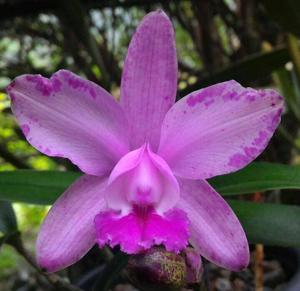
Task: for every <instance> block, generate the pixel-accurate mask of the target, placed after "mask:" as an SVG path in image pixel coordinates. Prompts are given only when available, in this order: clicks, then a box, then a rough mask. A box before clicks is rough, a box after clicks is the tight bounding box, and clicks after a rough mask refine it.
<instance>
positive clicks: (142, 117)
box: [121, 11, 177, 151]
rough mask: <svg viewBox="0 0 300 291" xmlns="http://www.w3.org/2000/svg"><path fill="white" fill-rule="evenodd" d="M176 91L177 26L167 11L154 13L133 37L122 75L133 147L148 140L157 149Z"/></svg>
mask: <svg viewBox="0 0 300 291" xmlns="http://www.w3.org/2000/svg"><path fill="white" fill-rule="evenodd" d="M176 90H177V58H176V48H175V39H174V31H173V27H172V24H171V22H170V20H169V19H168V17H167V15H166V14H165V13H164V12H162V11H157V12H151V13H149V14H148V15H147V16H145V18H144V19H143V21H142V22H141V24H140V25H139V27H138V29H137V31H136V33H135V35H134V36H133V38H132V41H131V43H130V46H129V49H128V53H127V57H126V60H125V65H124V70H123V75H122V84H121V105H122V106H123V108H124V110H125V111H126V113H127V117H128V120H129V121H130V129H131V137H130V140H131V148H132V149H136V148H138V147H140V146H141V145H142V144H144V143H145V142H149V143H150V144H151V146H152V148H153V150H154V151H155V150H156V149H157V146H158V142H159V135H160V128H161V123H162V120H163V118H164V116H165V114H166V112H167V111H168V110H169V108H170V107H171V106H172V105H173V103H174V101H175V97H176Z"/></svg>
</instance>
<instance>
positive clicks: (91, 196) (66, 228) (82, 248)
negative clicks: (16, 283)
mask: <svg viewBox="0 0 300 291" xmlns="http://www.w3.org/2000/svg"><path fill="white" fill-rule="evenodd" d="M106 185H107V179H106V178H100V177H96V176H88V175H84V176H82V177H81V178H79V179H78V180H77V181H76V182H75V183H74V184H73V185H72V186H71V187H70V188H69V189H68V190H67V191H66V192H65V193H64V194H63V195H62V196H61V197H60V198H59V199H58V200H57V201H56V202H55V203H54V205H53V206H52V208H51V209H50V211H49V213H48V215H47V217H46V219H45V220H44V222H43V224H42V227H41V229H40V232H39V234H38V239H37V244H36V253H37V262H38V264H39V265H40V266H41V267H42V268H44V269H46V270H47V271H48V272H56V271H58V270H61V269H63V268H66V267H68V266H70V265H72V264H74V263H75V262H77V261H78V260H80V259H81V258H82V257H83V256H84V255H85V254H86V253H87V252H88V251H89V249H90V248H91V247H92V246H93V245H94V244H95V243H96V232H95V226H94V218H95V216H96V215H97V214H98V213H99V212H100V211H103V210H104V209H105V207H106V203H105V201H104V199H103V196H104V195H103V190H104V188H105V187H106Z"/></svg>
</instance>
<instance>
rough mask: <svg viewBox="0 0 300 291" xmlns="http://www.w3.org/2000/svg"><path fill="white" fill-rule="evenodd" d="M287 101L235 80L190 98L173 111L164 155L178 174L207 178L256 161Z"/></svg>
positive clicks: (167, 124)
mask: <svg viewBox="0 0 300 291" xmlns="http://www.w3.org/2000/svg"><path fill="white" fill-rule="evenodd" d="M282 109H283V99H282V97H281V96H279V95H278V93H277V92H276V91H274V90H254V89H251V88H244V87H242V86H241V85H240V84H239V83H237V82H235V81H228V82H224V83H220V84H217V85H213V86H210V87H207V88H205V89H202V90H199V91H196V92H194V93H191V94H190V95H188V96H186V97H185V98H183V99H182V100H180V101H179V102H177V103H176V104H175V105H174V106H173V107H172V108H171V109H170V110H169V112H168V113H167V115H166V117H165V119H164V122H163V125H162V133H161V141H160V146H159V150H158V154H159V155H160V156H162V157H163V158H164V159H165V160H166V162H167V163H168V164H169V165H170V167H171V169H172V170H173V171H174V173H175V175H178V176H180V177H182V178H187V179H206V178H210V177H213V176H216V175H221V174H225V173H229V172H233V171H236V170H238V169H240V168H242V167H244V166H246V165H247V164H248V163H250V162H251V161H252V160H254V159H255V158H256V157H257V156H258V155H259V154H260V153H261V152H262V151H263V150H264V148H265V147H266V146H267V144H268V142H269V140H270V138H271V137H272V135H273V133H274V131H275V129H276V128H277V126H278V124H279V122H280V117H281V112H282Z"/></svg>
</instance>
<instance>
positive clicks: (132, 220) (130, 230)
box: [95, 209, 189, 254]
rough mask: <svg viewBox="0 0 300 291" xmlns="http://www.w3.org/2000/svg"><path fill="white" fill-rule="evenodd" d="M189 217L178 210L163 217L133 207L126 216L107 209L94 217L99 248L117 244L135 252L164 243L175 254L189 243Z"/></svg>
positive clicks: (124, 249)
mask: <svg viewBox="0 0 300 291" xmlns="http://www.w3.org/2000/svg"><path fill="white" fill-rule="evenodd" d="M188 224H189V222H188V219H187V217H186V214H185V213H184V212H183V211H181V210H179V209H172V210H169V211H168V212H167V213H166V214H165V215H164V216H160V215H158V214H157V213H155V212H152V211H146V212H144V211H143V210H142V209H135V210H134V211H133V212H131V213H130V214H128V215H126V216H120V215H119V214H117V213H116V212H113V211H106V212H102V213H100V214H99V215H97V216H96V219H95V225H96V230H97V242H98V244H99V246H100V247H103V246H104V245H106V244H108V245H109V246H111V247H115V246H117V245H120V248H121V250H122V251H123V252H126V253H128V254H136V253H138V252H141V251H144V250H147V249H150V248H151V247H152V246H153V245H160V244H163V245H164V246H165V247H166V249H167V250H168V251H172V252H176V253H178V252H179V251H180V250H182V249H184V248H185V247H186V246H187V244H188V238H189V232H188Z"/></svg>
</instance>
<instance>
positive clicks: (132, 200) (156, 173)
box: [106, 144, 180, 214]
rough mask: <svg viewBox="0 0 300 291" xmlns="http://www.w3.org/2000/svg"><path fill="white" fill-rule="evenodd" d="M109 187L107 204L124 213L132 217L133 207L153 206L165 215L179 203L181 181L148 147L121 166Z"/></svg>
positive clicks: (111, 177)
mask: <svg viewBox="0 0 300 291" xmlns="http://www.w3.org/2000/svg"><path fill="white" fill-rule="evenodd" d="M108 184H109V185H108V188H107V191H106V201H107V204H108V206H109V207H110V208H111V209H114V210H121V211H122V214H128V213H129V212H130V211H131V210H132V207H133V205H139V206H143V207H148V206H153V207H154V208H155V211H156V212H158V213H159V214H163V213H164V212H166V211H167V210H169V209H171V208H173V206H174V205H175V204H176V203H177V202H178V200H179V191H180V190H179V186H178V182H177V180H176V178H175V177H174V175H173V173H172V171H171V169H170V168H169V166H168V165H167V163H166V162H165V161H164V160H163V159H162V158H161V157H160V156H158V155H156V154H155V153H153V152H152V151H151V149H150V147H149V145H146V144H145V145H143V146H142V147H141V148H139V149H137V150H135V151H132V152H129V153H128V154H127V155H125V156H124V157H123V158H122V159H121V160H120V161H119V162H118V163H117V165H116V166H115V168H114V169H113V171H112V173H111V175H110V177H109V182H108Z"/></svg>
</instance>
